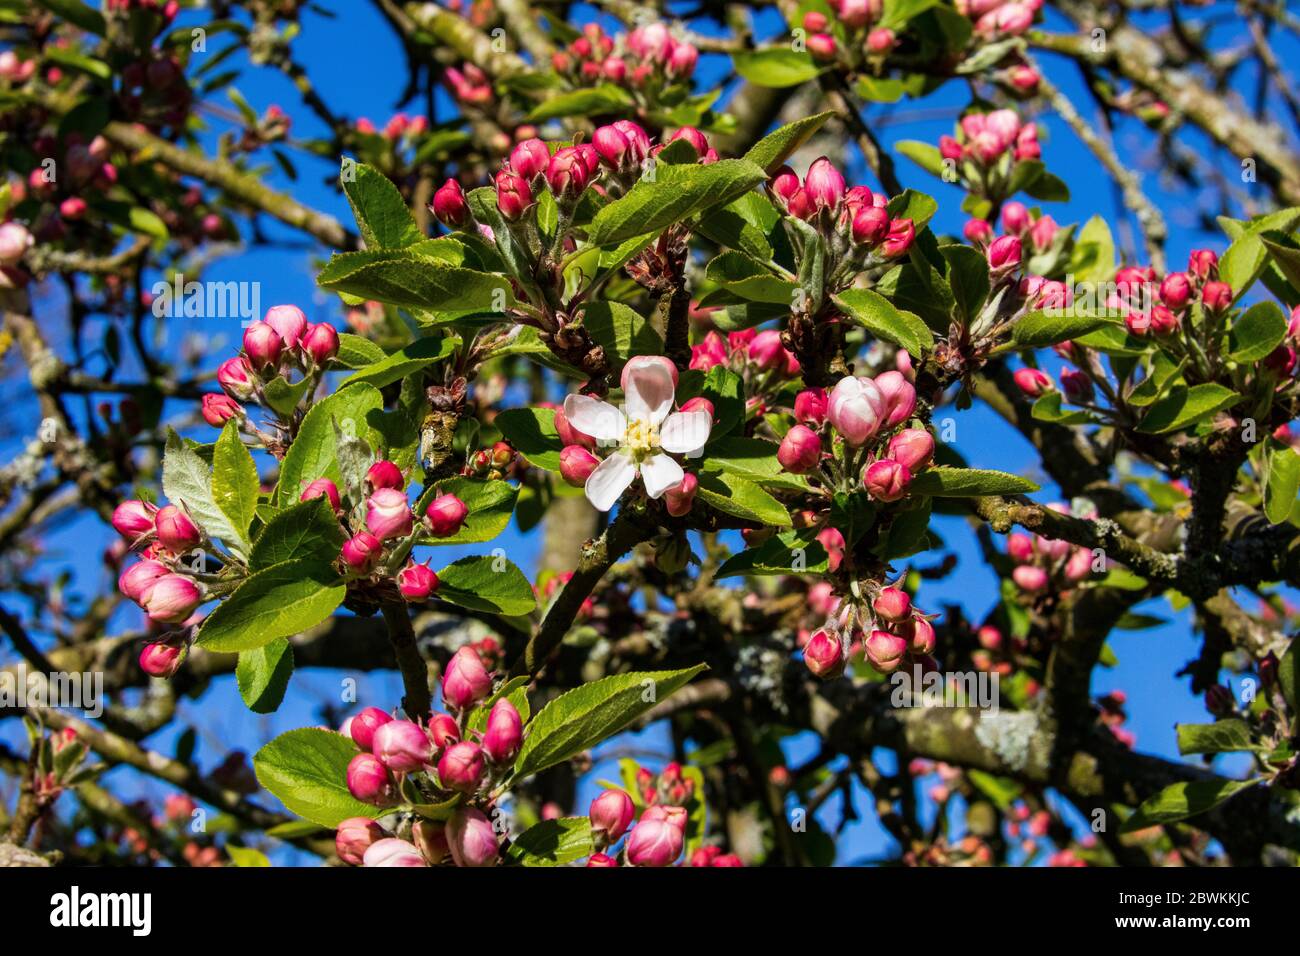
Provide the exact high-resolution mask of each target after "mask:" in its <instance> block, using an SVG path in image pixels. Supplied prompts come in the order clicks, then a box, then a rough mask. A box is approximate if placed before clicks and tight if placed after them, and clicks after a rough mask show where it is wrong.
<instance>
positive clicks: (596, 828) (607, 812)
mask: <svg viewBox="0 0 1300 956" xmlns="http://www.w3.org/2000/svg"><path fill="white" fill-rule="evenodd" d="M587 815H588V816H589V817H590V818H591V830H592V833H593V834H596V835H598V836H599V838H600V841H601V843H600V845H602V846H609V845H610V844H611V843H617V842H618V839H619V837H621V836H622V835H623V834H624V833H626V832H627V828H628V827H629V826H631V825H632V819H633V817H635V816H636V806H635V805H634V804H633V803H632V798H631V797H630V796H628V795H627V793H626V792H625V791H623V790H619V789H617V788H614V789H611V790H606V791H605V792H604V793H602V794H601V795H600V796H598V797H597V798H596V799H595V800H593V801H591V809H590V811H588V814H587Z"/></svg>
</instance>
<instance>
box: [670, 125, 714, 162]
mask: <svg viewBox="0 0 1300 956" xmlns="http://www.w3.org/2000/svg"><path fill="white" fill-rule="evenodd" d="M679 139H684V140H686V142H688V143H690V144H691V148H692V149H694V150H695V155H696V156H698V157H700V158H701V159H703V158H704V156H705V155H706V154H707V153H708V152H709V141H708V140H707V139H706V138H705V136H704V134H703V133H701V132H700V131H699V130H698V129H696V128H695V127H694V126H683V127H682V128H681V129H679V130H677V131H676V132H674V133H673V135H672V136H669V137H668V142H670V143H675V142H677V140H679Z"/></svg>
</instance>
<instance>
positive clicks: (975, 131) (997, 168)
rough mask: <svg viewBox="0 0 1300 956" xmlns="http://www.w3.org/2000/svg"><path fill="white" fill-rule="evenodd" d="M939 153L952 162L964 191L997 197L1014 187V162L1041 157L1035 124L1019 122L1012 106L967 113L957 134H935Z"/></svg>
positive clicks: (994, 199)
mask: <svg viewBox="0 0 1300 956" xmlns="http://www.w3.org/2000/svg"><path fill="white" fill-rule="evenodd" d="M939 155H940V156H941V157H942V158H943V159H944V160H947V161H949V162H951V163H952V164H954V169H955V172H956V173H957V176H958V179H959V181H960V182H961V185H962V187H963V188H964V189H966V190H967V191H968V192H970V193H973V194H975V195H977V196H982V197H984V198H986V199H990V200H993V201H1001V200H1004V199H1006V198H1007V197H1008V196H1010V195H1011V193H1012V191H1013V190H1014V179H1013V176H1012V172H1013V170H1014V168H1015V166H1016V164H1017V163H1020V162H1023V161H1025V160H1033V159H1039V158H1041V157H1042V148H1041V147H1040V146H1039V143H1038V125H1037V124H1036V123H1021V121H1020V117H1019V116H1018V115H1016V112H1015V111H1014V110H1009V109H1001V110H994V111H992V112H991V113H967V114H966V115H965V116H963V117H962V118H961V122H960V123H958V135H957V137H952V136H948V135H944V136H941V137H939Z"/></svg>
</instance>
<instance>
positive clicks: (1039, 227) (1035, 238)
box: [1029, 216, 1060, 250]
mask: <svg viewBox="0 0 1300 956" xmlns="http://www.w3.org/2000/svg"><path fill="white" fill-rule="evenodd" d="M1058 232H1060V226H1058V225H1057V224H1056V220H1055V219H1053V218H1052V217H1051V216H1039V217H1038V218H1037V219H1036V220H1034V224H1033V225H1032V226H1030V227H1029V241H1030V242H1031V243H1033V246H1034V248H1035V249H1038V250H1044V249H1048V248H1050V247H1051V245H1052V241H1053V240H1054V239H1056V234H1057V233H1058Z"/></svg>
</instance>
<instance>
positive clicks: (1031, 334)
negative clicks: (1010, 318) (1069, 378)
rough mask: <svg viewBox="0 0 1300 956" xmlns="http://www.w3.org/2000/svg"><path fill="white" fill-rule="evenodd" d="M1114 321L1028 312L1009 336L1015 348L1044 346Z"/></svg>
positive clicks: (1080, 334) (1093, 317) (1112, 323)
mask: <svg viewBox="0 0 1300 956" xmlns="http://www.w3.org/2000/svg"><path fill="white" fill-rule="evenodd" d="M1115 324H1116V323H1115V322H1114V321H1113V320H1111V319H1107V318H1102V317H1099V316H1094V315H1048V314H1047V313H1045V312H1030V313H1029V314H1028V315H1026V316H1025V317H1024V318H1022V319H1020V321H1018V322H1017V323H1016V324H1015V325H1014V326H1013V327H1012V329H1011V337H1012V340H1013V341H1014V342H1015V344H1016V347H1017V348H1035V349H1036V348H1045V347H1047V346H1049V345H1056V344H1057V343H1058V342H1066V341H1069V340H1071V339H1076V338H1080V337H1081V336H1084V335H1087V334H1088V333H1090V332H1094V331H1096V330H1097V329H1100V328H1102V327H1103V326H1107V325H1115Z"/></svg>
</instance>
